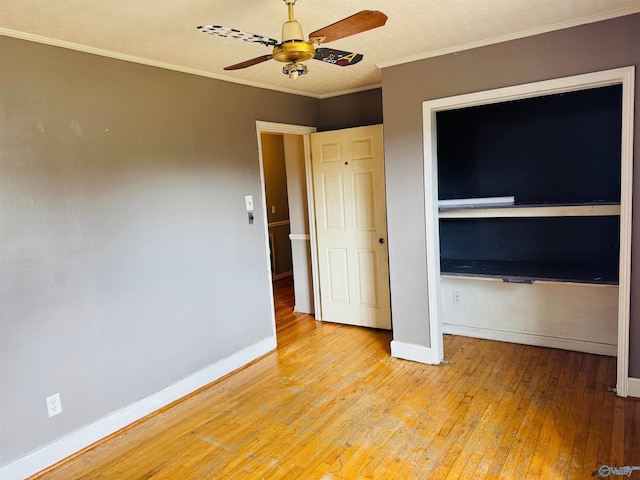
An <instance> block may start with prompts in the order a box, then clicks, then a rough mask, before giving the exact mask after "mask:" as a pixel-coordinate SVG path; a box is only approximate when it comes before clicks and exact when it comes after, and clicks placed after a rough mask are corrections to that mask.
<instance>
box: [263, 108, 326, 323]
mask: <svg viewBox="0 0 640 480" xmlns="http://www.w3.org/2000/svg"><path fill="white" fill-rule="evenodd" d="M316 131H317V129H316V127H308V126H303V125H289V124H286V123H274V122H265V121H261V120H256V134H257V136H258V161H259V163H260V193H261V195H262V221H263V223H264V238H265V249H266V253H267V256H266V258H267V265H266V267H267V277H268V279H269V284H271V281H272V279H271V265H270V264H269V226H268V220H267V199H266V188H265V179H264V160H263V158H262V141H261V137H260V134H262V133H275V134H282V135H301V136H302V139H303V146H304V170H305V176H306V180H307V204H308V209H309V211H308V213H309V237H310V240H309V243H310V247H311V278H312V283H313V304H314V306H313V308H314V316H315V319H316V320H322V310H321V305H320V281H319V279H318V254H317V244H316V220H315V218H316V216H315V205H314V202H313V180H312V177H311V142H310V138H309V135H311V134H312V133H315V132H316ZM269 295H270V302H271V315H272V323H273V331H274V335H275V331H276V327H275V325H276V317H275V303H274V298H273V288H271V289H269Z"/></svg>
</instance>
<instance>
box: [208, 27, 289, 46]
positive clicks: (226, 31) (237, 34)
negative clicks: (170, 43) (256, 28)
mask: <svg viewBox="0 0 640 480" xmlns="http://www.w3.org/2000/svg"><path fill="white" fill-rule="evenodd" d="M196 28H197V29H198V30H200V31H201V32H202V33H208V34H210V35H217V36H218V37H226V38H237V39H239V40H244V41H245V42H251V43H261V44H263V45H266V46H268V47H273V46H276V45H277V44H278V40H276V39H275V38H269V37H265V36H263V35H256V34H255V33H249V32H242V31H240V30H236V29H235V28H229V27H221V26H220V25H200V26H199V27H196Z"/></svg>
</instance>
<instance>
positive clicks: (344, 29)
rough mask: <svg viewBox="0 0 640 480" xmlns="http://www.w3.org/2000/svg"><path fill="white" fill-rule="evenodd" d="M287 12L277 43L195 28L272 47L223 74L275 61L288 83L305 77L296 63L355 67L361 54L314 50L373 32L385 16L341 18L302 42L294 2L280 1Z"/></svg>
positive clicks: (229, 31)
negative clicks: (265, 52) (333, 42)
mask: <svg viewBox="0 0 640 480" xmlns="http://www.w3.org/2000/svg"><path fill="white" fill-rule="evenodd" d="M284 3H286V4H287V8H288V10H289V20H288V21H286V22H285V23H284V24H283V25H282V41H281V42H278V41H277V40H276V39H274V38H269V37H264V36H262V35H256V34H254V33H248V32H242V31H240V30H236V29H234V28H228V27H222V26H219V25H201V26H199V27H197V28H198V30H200V31H201V32H203V33H208V34H211V35H217V36H220V37H229V38H238V39H240V40H244V41H245V42H252V43H261V44H263V45H265V46H267V47H273V51H272V52H271V54H269V55H262V56H260V57H256V58H252V59H251V60H245V61H244V62H240V63H236V64H235V65H230V66H228V67H225V68H224V69H225V70H239V69H241V68H247V67H250V66H252V65H257V64H258V63H262V62H266V61H267V60H271V59H273V60H277V61H278V62H283V63H286V65H285V66H284V67H283V68H282V73H284V74H285V75H287V76H288V77H289V78H291V79H296V78H298V76H300V75H304V74H306V73H307V67H306V65H303V64H302V63H300V62H304V61H306V60H310V59H314V60H321V61H323V62H326V63H331V64H333V65H338V66H340V67H347V66H349V65H355V64H356V63H358V62H359V61H360V60H362V58H363V55H362V54H361V53H353V52H345V51H343V50H335V49H331V48H316V47H314V43H315V44H317V45H318V46H319V45H320V44H322V43H327V42H332V41H334V40H339V39H341V38H344V37H348V36H350V35H355V34H357V33H361V32H365V31H367V30H371V29H373V28H377V27H381V26H383V25H384V24H385V23H386V21H387V16H386V15H385V14H384V13H382V12H379V11H377V10H362V11H361V12H358V13H356V14H354V15H351V16H350V17H347V18H344V19H342V20H340V21H338V22H336V23H332V24H331V25H328V26H326V27H324V28H321V29H320V30H316V31H315V32H312V33H311V34H310V35H309V40H305V39H304V35H303V33H302V26H301V25H300V23H298V22H297V21H296V20H295V18H294V15H293V6H294V4H295V3H296V0H284Z"/></svg>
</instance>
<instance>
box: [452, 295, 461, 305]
mask: <svg viewBox="0 0 640 480" xmlns="http://www.w3.org/2000/svg"><path fill="white" fill-rule="evenodd" d="M453 303H454V305H460V304H461V303H462V294H461V293H460V292H453Z"/></svg>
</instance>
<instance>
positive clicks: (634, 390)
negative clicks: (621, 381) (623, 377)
mask: <svg viewBox="0 0 640 480" xmlns="http://www.w3.org/2000/svg"><path fill="white" fill-rule="evenodd" d="M627 395H628V396H630V397H635V398H640V378H629V379H628V380H627Z"/></svg>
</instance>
